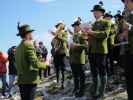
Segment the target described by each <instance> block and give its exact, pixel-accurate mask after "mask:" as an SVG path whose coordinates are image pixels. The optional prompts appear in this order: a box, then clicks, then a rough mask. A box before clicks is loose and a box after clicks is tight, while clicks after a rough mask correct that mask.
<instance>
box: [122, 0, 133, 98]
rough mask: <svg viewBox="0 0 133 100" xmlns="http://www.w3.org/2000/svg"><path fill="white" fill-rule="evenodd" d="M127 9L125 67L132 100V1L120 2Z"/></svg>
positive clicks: (123, 0)
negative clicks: (127, 28) (127, 25)
mask: <svg viewBox="0 0 133 100" xmlns="http://www.w3.org/2000/svg"><path fill="white" fill-rule="evenodd" d="M122 2H123V3H124V5H125V8H126V9H127V12H128V14H127V15H126V16H124V18H125V20H126V21H127V23H128V24H129V26H130V27H129V30H128V53H127V58H126V60H127V66H126V71H125V72H126V82H127V93H128V100H133V77H132V76H133V0H122Z"/></svg>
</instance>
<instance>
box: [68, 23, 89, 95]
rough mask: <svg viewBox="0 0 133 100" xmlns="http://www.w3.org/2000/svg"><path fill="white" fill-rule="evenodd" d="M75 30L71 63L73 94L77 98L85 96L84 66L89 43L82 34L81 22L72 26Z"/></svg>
mask: <svg viewBox="0 0 133 100" xmlns="http://www.w3.org/2000/svg"><path fill="white" fill-rule="evenodd" d="M72 27H73V28H74V33H73V43H71V44H70V63H71V69H72V74H73V78H74V90H73V93H74V95H75V96H77V97H81V96H83V95H84V88H85V74H84V70H83V68H84V66H85V61H86V53H85V49H86V48H87V41H86V39H85V37H84V35H83V34H84V33H82V32H81V29H80V22H79V21H76V22H74V24H72Z"/></svg>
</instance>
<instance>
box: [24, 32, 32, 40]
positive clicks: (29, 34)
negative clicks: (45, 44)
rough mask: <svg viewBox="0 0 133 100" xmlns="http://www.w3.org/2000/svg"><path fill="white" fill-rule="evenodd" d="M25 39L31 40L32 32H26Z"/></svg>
mask: <svg viewBox="0 0 133 100" xmlns="http://www.w3.org/2000/svg"><path fill="white" fill-rule="evenodd" d="M25 39H26V40H33V36H32V32H30V33H28V34H26V36H25Z"/></svg>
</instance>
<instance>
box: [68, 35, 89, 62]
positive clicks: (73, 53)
mask: <svg viewBox="0 0 133 100" xmlns="http://www.w3.org/2000/svg"><path fill="white" fill-rule="evenodd" d="M73 43H74V44H78V45H79V46H76V47H71V48H70V62H71V63H74V64H85V61H86V53H85V49H86V48H87V42H86V40H85V39H83V37H82V33H74V35H73Z"/></svg>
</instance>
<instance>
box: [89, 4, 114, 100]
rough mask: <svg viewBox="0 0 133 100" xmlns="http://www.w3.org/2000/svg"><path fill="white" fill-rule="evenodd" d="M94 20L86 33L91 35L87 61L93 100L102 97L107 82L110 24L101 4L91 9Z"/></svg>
mask: <svg viewBox="0 0 133 100" xmlns="http://www.w3.org/2000/svg"><path fill="white" fill-rule="evenodd" d="M91 11H92V12H93V14H94V17H95V19H96V21H95V22H94V23H93V24H92V30H90V31H89V32H88V35H89V36H91V37H92V39H91V43H90V54H89V61H90V67H91V73H92V78H93V87H92V91H91V94H92V97H93V98H94V100H97V99H102V98H103V96H104V91H105V88H106V83H107V72H106V56H107V54H108V47H107V39H108V36H109V33H110V29H111V24H110V22H109V21H107V20H105V19H103V16H104V13H105V9H104V8H103V7H102V5H101V4H98V5H95V6H94V8H93V10H91Z"/></svg>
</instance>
